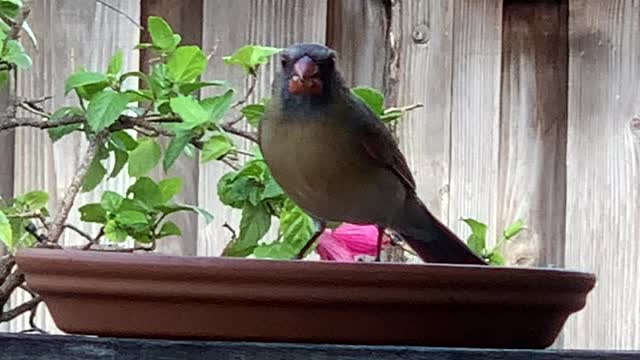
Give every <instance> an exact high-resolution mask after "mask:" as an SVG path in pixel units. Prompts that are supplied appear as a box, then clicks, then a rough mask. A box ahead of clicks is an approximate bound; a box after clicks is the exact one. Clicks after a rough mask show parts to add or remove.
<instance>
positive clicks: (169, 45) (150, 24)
mask: <svg viewBox="0 0 640 360" xmlns="http://www.w3.org/2000/svg"><path fill="white" fill-rule="evenodd" d="M147 28H148V30H149V34H150V35H151V42H152V43H153V45H154V46H156V47H158V48H159V49H161V50H165V51H168V50H171V49H173V48H174V47H175V39H174V36H173V30H171V27H170V26H169V24H167V22H166V21H164V19H162V18H161V17H158V16H149V18H148V19H147Z"/></svg>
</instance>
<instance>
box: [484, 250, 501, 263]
mask: <svg viewBox="0 0 640 360" xmlns="http://www.w3.org/2000/svg"><path fill="white" fill-rule="evenodd" d="M487 260H488V262H489V264H491V265H497V266H502V265H504V264H505V260H504V257H502V255H500V253H498V252H495V251H494V252H492V253H491V254H489V258H488V259H487Z"/></svg>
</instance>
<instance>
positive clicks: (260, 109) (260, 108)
mask: <svg viewBox="0 0 640 360" xmlns="http://www.w3.org/2000/svg"><path fill="white" fill-rule="evenodd" d="M240 112H241V113H242V115H244V117H246V118H247V122H248V123H249V124H250V125H251V126H253V127H254V128H257V127H258V124H259V123H260V119H261V118H262V115H263V114H264V105H262V104H250V105H247V106H245V107H243V108H242V110H240Z"/></svg>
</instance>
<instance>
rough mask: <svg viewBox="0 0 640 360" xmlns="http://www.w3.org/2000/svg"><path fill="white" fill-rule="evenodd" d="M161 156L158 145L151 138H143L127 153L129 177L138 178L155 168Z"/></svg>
mask: <svg viewBox="0 0 640 360" xmlns="http://www.w3.org/2000/svg"><path fill="white" fill-rule="evenodd" d="M161 156H162V150H161V149H160V145H159V144H158V143H157V142H156V141H155V140H154V139H152V138H143V139H141V140H140V141H139V142H138V146H137V147H136V148H135V149H133V151H131V152H130V153H129V167H128V169H129V176H131V177H140V176H143V175H145V174H147V173H148V172H149V171H151V169H153V168H154V167H156V165H157V164H158V162H159V161H160V157H161Z"/></svg>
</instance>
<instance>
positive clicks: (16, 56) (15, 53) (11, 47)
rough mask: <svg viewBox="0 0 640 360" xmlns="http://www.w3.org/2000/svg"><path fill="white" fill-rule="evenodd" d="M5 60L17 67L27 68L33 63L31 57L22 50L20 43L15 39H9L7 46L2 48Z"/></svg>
mask: <svg viewBox="0 0 640 360" xmlns="http://www.w3.org/2000/svg"><path fill="white" fill-rule="evenodd" d="M3 55H4V56H3V58H4V60H5V61H8V62H10V63H13V64H15V65H16V66H17V67H18V68H21V69H28V68H30V67H31V65H33V63H32V61H31V58H30V57H29V55H27V53H26V52H25V51H24V48H23V47H22V44H20V43H19V42H17V41H16V40H9V41H8V42H7V47H6V48H5V49H4V50H3Z"/></svg>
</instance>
